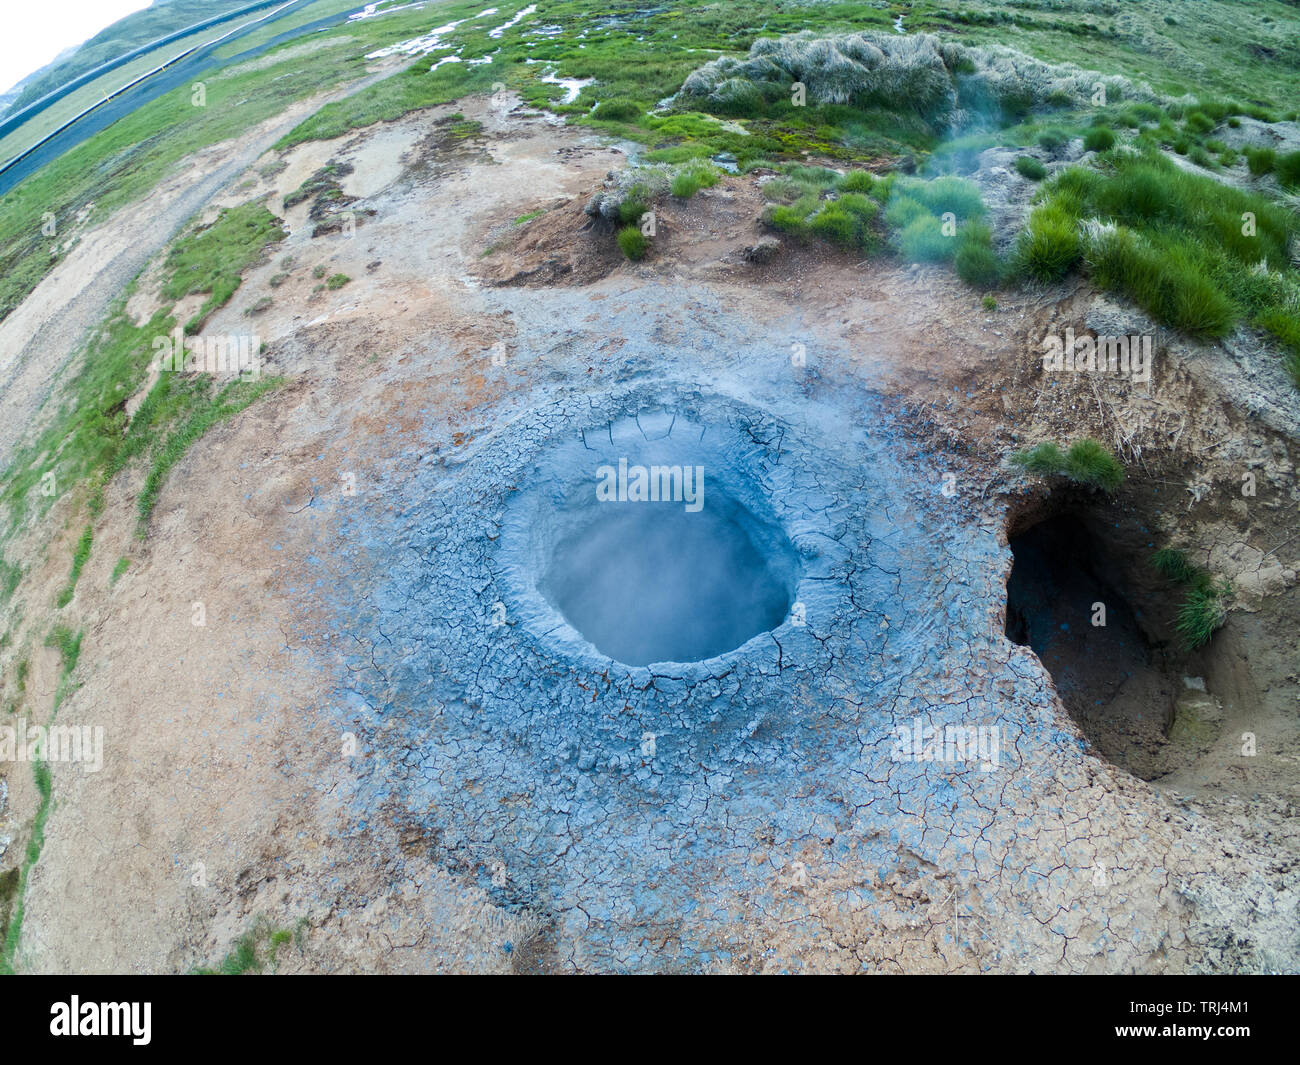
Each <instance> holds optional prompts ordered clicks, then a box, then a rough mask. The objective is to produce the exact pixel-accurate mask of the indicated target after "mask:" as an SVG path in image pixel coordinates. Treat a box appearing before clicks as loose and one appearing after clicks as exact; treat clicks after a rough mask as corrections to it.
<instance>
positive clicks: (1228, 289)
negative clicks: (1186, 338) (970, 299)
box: [1016, 152, 1300, 362]
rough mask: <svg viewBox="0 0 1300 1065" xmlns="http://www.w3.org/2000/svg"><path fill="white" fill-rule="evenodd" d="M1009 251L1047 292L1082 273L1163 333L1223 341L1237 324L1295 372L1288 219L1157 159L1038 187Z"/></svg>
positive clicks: (1296, 324) (1296, 295) (1299, 226)
mask: <svg viewBox="0 0 1300 1065" xmlns="http://www.w3.org/2000/svg"><path fill="white" fill-rule="evenodd" d="M1039 196H1040V198H1039V202H1038V203H1037V204H1036V205H1035V207H1034V209H1033V211H1032V212H1031V213H1030V216H1029V220H1028V222H1027V224H1026V226H1025V229H1024V230H1023V231H1022V233H1021V235H1020V238H1019V241H1018V244H1017V249H1016V263H1017V268H1018V270H1019V272H1020V273H1021V274H1022V275H1024V276H1026V277H1028V278H1031V279H1033V280H1037V281H1055V280H1059V279H1060V278H1062V277H1064V276H1065V275H1066V274H1068V273H1069V272H1070V271H1071V270H1073V269H1075V268H1076V267H1077V266H1080V265H1081V264H1086V266H1087V268H1088V270H1089V271H1090V273H1091V275H1092V277H1093V280H1094V281H1095V282H1096V283H1097V284H1098V285H1099V286H1100V287H1101V288H1104V289H1108V290H1110V291H1113V292H1117V293H1120V294H1121V295H1123V296H1125V297H1126V298H1128V299H1130V300H1132V301H1133V302H1134V303H1136V304H1137V305H1138V306H1140V307H1142V308H1143V309H1144V310H1145V311H1147V312H1148V313H1149V314H1150V315H1151V316H1152V317H1153V318H1154V319H1155V320H1156V321H1158V322H1160V323H1161V324H1163V325H1167V326H1170V327H1172V328H1175V329H1179V330H1182V331H1183V332H1185V333H1188V334H1190V335H1193V336H1203V337H1222V336H1225V335H1227V334H1228V333H1229V332H1230V331H1231V330H1232V329H1233V328H1235V327H1236V326H1237V325H1238V324H1239V323H1241V322H1247V323H1249V324H1252V325H1254V326H1256V327H1257V328H1260V329H1264V330H1266V331H1268V332H1270V333H1272V334H1273V335H1274V336H1275V337H1276V338H1277V339H1278V340H1279V341H1280V342H1281V344H1282V346H1283V347H1284V349H1286V350H1287V352H1288V353H1289V356H1288V358H1289V359H1290V360H1291V361H1293V362H1296V361H1300V280H1298V279H1297V277H1296V274H1295V270H1294V268H1293V267H1292V265H1291V261H1290V253H1289V248H1290V245H1291V242H1292V241H1293V240H1294V239H1295V237H1296V234H1297V232H1300V223H1298V222H1297V219H1296V217H1295V216H1294V215H1292V214H1291V213H1290V212H1288V211H1287V210H1285V209H1284V208H1283V207H1281V206H1280V205H1278V204H1275V203H1274V202H1273V201H1272V200H1270V199H1269V198H1268V197H1266V196H1263V195H1260V194H1258V193H1253V192H1248V191H1243V190H1241V189H1235V188H1230V187H1227V186H1224V185H1222V184H1220V183H1219V182H1217V181H1215V180H1214V179H1213V178H1210V177H1207V176H1202V175H1200V174H1195V173H1188V172H1185V171H1183V170H1181V169H1180V168H1179V167H1177V166H1175V165H1174V164H1173V163H1171V162H1169V161H1168V160H1167V159H1165V158H1163V157H1161V156H1160V155H1159V154H1158V153H1151V152H1148V153H1143V154H1132V153H1130V154H1126V155H1120V156H1117V157H1111V158H1108V161H1107V163H1106V164H1105V165H1104V166H1103V167H1101V168H1100V169H1090V168H1085V167H1072V168H1071V169H1069V170H1066V171H1064V172H1063V173H1061V174H1059V175H1058V176H1057V177H1055V178H1053V179H1052V180H1051V181H1049V182H1047V183H1046V184H1045V185H1044V187H1043V189H1042V190H1041V192H1040V194H1039Z"/></svg>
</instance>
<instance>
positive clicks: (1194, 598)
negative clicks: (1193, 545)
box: [1151, 547, 1232, 651]
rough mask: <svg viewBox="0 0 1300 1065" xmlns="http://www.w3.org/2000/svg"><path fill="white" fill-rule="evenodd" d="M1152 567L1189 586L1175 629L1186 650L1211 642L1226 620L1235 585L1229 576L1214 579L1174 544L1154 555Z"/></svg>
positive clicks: (1166, 576)
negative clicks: (1228, 601)
mask: <svg viewBox="0 0 1300 1065" xmlns="http://www.w3.org/2000/svg"><path fill="white" fill-rule="evenodd" d="M1151 565H1152V567H1153V568H1154V569H1155V570H1156V571H1157V572H1158V573H1159V574H1160V575H1161V576H1162V577H1164V578H1165V579H1166V580H1169V581H1171V582H1173V583H1174V584H1181V585H1184V586H1185V587H1186V592H1185V593H1184V596H1183V602H1182V604H1181V605H1180V606H1179V608H1178V612H1177V614H1176V615H1175V617H1174V631H1175V632H1176V633H1177V634H1178V638H1179V640H1180V642H1181V643H1182V645H1183V649H1184V650H1186V651H1194V650H1196V649H1197V648H1198V647H1202V646H1204V645H1205V644H1207V643H1209V641H1210V637H1211V636H1213V635H1214V633H1215V630H1216V629H1218V628H1219V627H1220V626H1221V625H1222V624H1223V623H1224V621H1226V620H1227V616H1228V615H1227V608H1226V607H1225V605H1224V601H1225V600H1226V599H1227V598H1228V596H1230V595H1231V594H1232V584H1231V582H1229V581H1228V580H1227V579H1226V578H1225V579H1220V580H1215V578H1214V576H1213V575H1212V574H1211V573H1210V572H1209V571H1208V570H1206V569H1204V568H1203V567H1201V566H1198V565H1197V564H1196V563H1194V562H1192V560H1191V559H1189V558H1188V557H1187V554H1186V552H1184V551H1180V550H1179V549H1178V548H1174V547H1162V548H1160V550H1158V551H1156V552H1155V553H1154V554H1153V555H1152V556H1151Z"/></svg>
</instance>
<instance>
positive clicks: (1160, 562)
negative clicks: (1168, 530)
mask: <svg viewBox="0 0 1300 1065" xmlns="http://www.w3.org/2000/svg"><path fill="white" fill-rule="evenodd" d="M1151 565H1152V567H1154V569H1155V570H1156V572H1157V573H1159V574H1160V575H1161V576H1162V577H1165V578H1167V579H1168V580H1171V581H1174V582H1175V583H1178V584H1184V583H1186V582H1188V581H1191V580H1193V579H1194V578H1195V577H1196V575H1197V574H1198V573H1199V572H1200V568H1199V567H1198V566H1197V565H1196V564H1195V563H1194V562H1193V561H1192V560H1191V559H1189V558H1188V557H1187V553H1186V552H1185V551H1180V550H1178V549H1177V548H1175V547H1162V548H1160V550H1158V551H1156V552H1155V553H1154V554H1153V555H1152V556H1151Z"/></svg>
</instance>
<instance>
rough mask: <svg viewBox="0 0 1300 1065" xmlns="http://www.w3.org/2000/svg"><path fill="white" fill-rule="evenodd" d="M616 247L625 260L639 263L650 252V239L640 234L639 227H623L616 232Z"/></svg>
mask: <svg viewBox="0 0 1300 1065" xmlns="http://www.w3.org/2000/svg"><path fill="white" fill-rule="evenodd" d="M618 246H619V250H620V251H622V253H623V255H624V256H625V257H626V258H628V259H630V260H631V261H632V262H640V261H641V260H642V259H644V258H645V257H646V252H648V251H649V250H650V238H649V237H647V236H646V235H645V234H644V233H642V232H641V227H640V226H634V225H633V226H624V227H623V228H622V229H620V230H619V231H618Z"/></svg>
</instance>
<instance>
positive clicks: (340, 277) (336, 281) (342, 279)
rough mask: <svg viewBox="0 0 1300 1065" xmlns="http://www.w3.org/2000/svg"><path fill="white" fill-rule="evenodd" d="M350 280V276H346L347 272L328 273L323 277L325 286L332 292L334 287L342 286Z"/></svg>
mask: <svg viewBox="0 0 1300 1065" xmlns="http://www.w3.org/2000/svg"><path fill="white" fill-rule="evenodd" d="M351 280H352V278H350V277H348V275H347V274H330V276H329V277H327V278H326V279H325V287H326V288H327V289H329V290H330V291H331V292H332V291H334V290H335V289H339V288H342V287H343V286H344V285H346V284H347V283H348V282H349V281H351Z"/></svg>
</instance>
